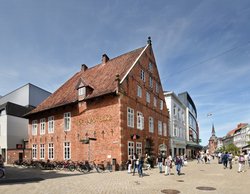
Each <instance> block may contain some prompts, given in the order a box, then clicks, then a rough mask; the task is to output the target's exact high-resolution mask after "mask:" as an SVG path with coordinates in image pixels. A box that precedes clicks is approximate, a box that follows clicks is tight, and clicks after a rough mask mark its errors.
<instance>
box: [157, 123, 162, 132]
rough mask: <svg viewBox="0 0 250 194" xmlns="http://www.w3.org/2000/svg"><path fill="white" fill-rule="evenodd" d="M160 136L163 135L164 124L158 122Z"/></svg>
mask: <svg viewBox="0 0 250 194" xmlns="http://www.w3.org/2000/svg"><path fill="white" fill-rule="evenodd" d="M158 135H162V122H161V121H158Z"/></svg>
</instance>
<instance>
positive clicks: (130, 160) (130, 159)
mask: <svg viewBox="0 0 250 194" xmlns="http://www.w3.org/2000/svg"><path fill="white" fill-rule="evenodd" d="M127 166H128V174H130V173H131V168H132V157H131V156H129V157H128V161H127Z"/></svg>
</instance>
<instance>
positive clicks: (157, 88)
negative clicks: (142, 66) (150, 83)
mask: <svg viewBox="0 0 250 194" xmlns="http://www.w3.org/2000/svg"><path fill="white" fill-rule="evenodd" d="M155 92H156V93H159V84H158V83H157V82H156V83H155Z"/></svg>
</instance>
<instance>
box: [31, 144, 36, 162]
mask: <svg viewBox="0 0 250 194" xmlns="http://www.w3.org/2000/svg"><path fill="white" fill-rule="evenodd" d="M32 159H37V144H32Z"/></svg>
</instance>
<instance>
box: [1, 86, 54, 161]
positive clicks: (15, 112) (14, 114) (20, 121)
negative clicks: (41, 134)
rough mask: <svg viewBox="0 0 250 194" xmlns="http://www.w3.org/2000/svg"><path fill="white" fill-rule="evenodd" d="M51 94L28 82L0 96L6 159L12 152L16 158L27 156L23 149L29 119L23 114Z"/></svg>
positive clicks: (2, 142) (2, 135)
mask: <svg viewBox="0 0 250 194" xmlns="http://www.w3.org/2000/svg"><path fill="white" fill-rule="evenodd" d="M50 94H51V93H50V92H48V91H45V90H43V89H41V88H39V87H37V86H35V85H32V84H30V83H28V84H26V85H24V86H22V87H20V88H18V89H16V90H14V91H12V92H10V93H9V94H7V95H5V96H2V97H1V98H0V154H2V155H3V156H4V159H5V161H8V158H10V155H9V154H12V153H13V154H16V159H22V158H24V157H25V156H24V155H23V150H24V145H25V139H26V138H27V137H28V120H27V119H25V118H23V117H22V116H23V115H24V114H26V113H28V112H29V111H30V110H32V109H33V108H35V107H36V106H37V105H38V104H39V103H41V102H42V101H43V100H44V99H46V98H47V97H48V96H49V95H50ZM12 150H19V151H18V152H13V151H12ZM9 162H10V161H8V163H9Z"/></svg>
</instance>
